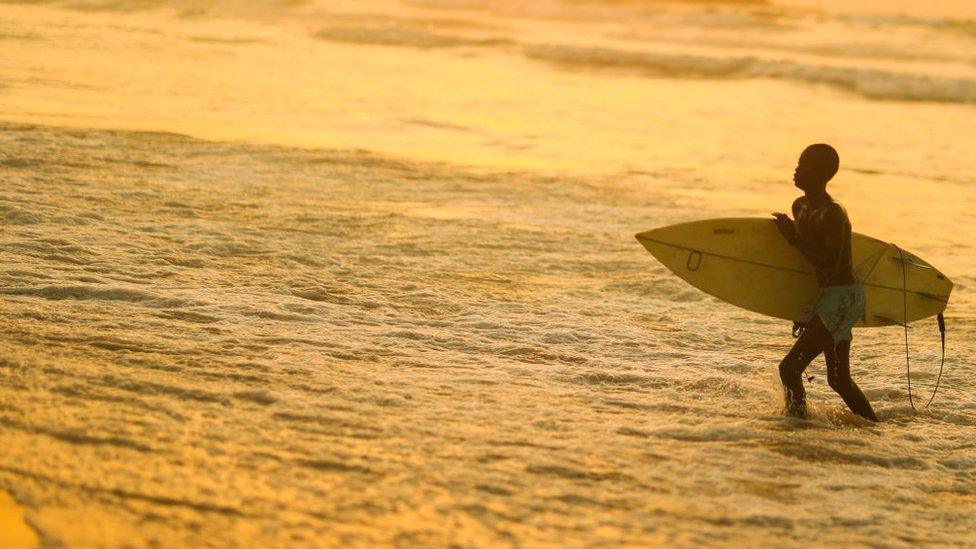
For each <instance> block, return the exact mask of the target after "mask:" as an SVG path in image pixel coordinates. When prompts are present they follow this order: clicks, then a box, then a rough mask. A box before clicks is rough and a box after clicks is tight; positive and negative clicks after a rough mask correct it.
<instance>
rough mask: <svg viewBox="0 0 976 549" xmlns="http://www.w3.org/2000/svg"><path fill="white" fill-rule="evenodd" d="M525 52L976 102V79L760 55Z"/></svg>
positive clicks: (558, 59)
mask: <svg viewBox="0 0 976 549" xmlns="http://www.w3.org/2000/svg"><path fill="white" fill-rule="evenodd" d="M525 54H526V55H527V56H528V57H529V58H531V59H536V60H539V61H545V62H548V63H552V64H556V65H560V66H566V67H581V68H609V69H625V70H636V71H640V72H644V73H648V74H651V75H656V76H662V77H679V78H775V79H781V80H792V81H797V82H805V83H811V84H826V85H830V86H834V87H837V88H842V89H845V90H849V91H852V92H855V93H858V94H860V95H863V96H865V97H867V98H870V99H889V100H899V101H936V102H945V103H976V81H973V80H971V79H968V78H947V77H938V76H929V75H922V74H912V73H901V72H891V71H885V70H880V69H870V68H856V67H837V66H829V65H807V64H803V63H798V62H795V61H789V60H776V59H762V58H759V57H708V56H703V55H685V54H667V53H658V52H646V51H627V50H618V49H610V48H593V47H582V48H581V47H573V46H563V45H538V46H528V47H526V49H525Z"/></svg>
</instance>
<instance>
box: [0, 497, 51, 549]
mask: <svg viewBox="0 0 976 549" xmlns="http://www.w3.org/2000/svg"><path fill="white" fill-rule="evenodd" d="M26 512H27V510H26V509H24V508H23V507H21V506H20V505H18V504H17V502H16V501H15V500H14V498H13V497H11V495H10V494H9V493H7V492H5V491H3V490H0V546H3V547H5V548H7V549H27V548H29V547H38V546H39V545H40V543H41V540H40V538H39V537H38V535H37V532H35V531H34V529H33V528H31V527H30V526H29V525H28V524H27V521H26V520H25V519H24V517H25V514H26Z"/></svg>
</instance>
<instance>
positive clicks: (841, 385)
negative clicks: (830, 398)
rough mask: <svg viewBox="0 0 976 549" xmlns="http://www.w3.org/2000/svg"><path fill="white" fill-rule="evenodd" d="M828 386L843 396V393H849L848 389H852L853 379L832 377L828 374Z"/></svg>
mask: <svg viewBox="0 0 976 549" xmlns="http://www.w3.org/2000/svg"><path fill="white" fill-rule="evenodd" d="M827 385H830V388H831V389H833V390H834V391H836V392H838V393H841V394H843V393H845V392H847V390H848V389H850V387H851V378H850V377H842V376H839V375H830V374H829V373H828V375H827Z"/></svg>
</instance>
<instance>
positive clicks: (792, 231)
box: [773, 213, 799, 244]
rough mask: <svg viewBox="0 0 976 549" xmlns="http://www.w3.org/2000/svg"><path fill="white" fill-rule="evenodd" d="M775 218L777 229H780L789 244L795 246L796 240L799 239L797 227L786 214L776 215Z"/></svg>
mask: <svg viewBox="0 0 976 549" xmlns="http://www.w3.org/2000/svg"><path fill="white" fill-rule="evenodd" d="M773 217H775V218H776V228H778V229H779V232H780V234H782V235H783V238H785V239H786V241H787V242H789V243H790V244H793V243H794V242H796V239H797V238H799V234H797V232H796V226H795V225H794V224H793V220H792V219H790V217H789V216H788V215H786V214H784V213H774V214H773Z"/></svg>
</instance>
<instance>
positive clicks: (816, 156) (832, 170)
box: [803, 143, 840, 182]
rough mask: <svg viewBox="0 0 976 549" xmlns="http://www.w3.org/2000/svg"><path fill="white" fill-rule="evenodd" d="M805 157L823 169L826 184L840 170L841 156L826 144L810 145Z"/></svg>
mask: <svg viewBox="0 0 976 549" xmlns="http://www.w3.org/2000/svg"><path fill="white" fill-rule="evenodd" d="M803 156H806V157H808V158H810V160H812V161H813V163H814V164H815V165H816V166H817V167H819V168H820V169H821V174H822V176H823V180H824V182H827V181H830V180H831V179H832V178H833V177H834V175H836V174H837V170H838V169H839V168H840V155H838V154H837V150H836V149H834V148H833V147H831V146H830V145H828V144H826V143H816V144H813V145H810V146H809V147H807V148H806V149H804V151H803Z"/></svg>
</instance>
